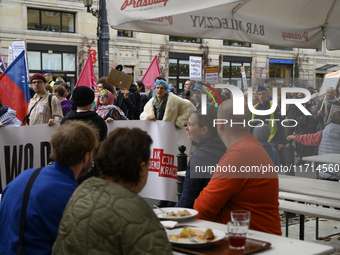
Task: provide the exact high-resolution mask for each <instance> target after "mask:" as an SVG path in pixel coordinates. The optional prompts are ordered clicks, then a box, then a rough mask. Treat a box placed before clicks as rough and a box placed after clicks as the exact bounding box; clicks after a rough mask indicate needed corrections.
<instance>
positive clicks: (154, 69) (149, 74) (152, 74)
mask: <svg viewBox="0 0 340 255" xmlns="http://www.w3.org/2000/svg"><path fill="white" fill-rule="evenodd" d="M161 75H162V74H161V70H160V69H159V65H158V59H157V55H155V57H154V58H153V60H152V61H151V64H150V65H149V67H148V70H146V72H145V74H144V75H143V78H142V79H141V81H142V82H143V83H144V85H145V87H147V88H148V89H151V88H152V86H153V85H154V84H155V79H156V77H158V76H161Z"/></svg>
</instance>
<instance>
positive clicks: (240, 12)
mask: <svg viewBox="0 0 340 255" xmlns="http://www.w3.org/2000/svg"><path fill="white" fill-rule="evenodd" d="M107 12H108V22H109V24H110V25H111V26H112V27H113V28H115V29H121V30H133V31H141V32H148V33H157V34H167V35H173V36H184V37H198V38H211V39H226V40H235V41H242V42H251V43H258V44H264V45H272V46H277V47H296V48H314V49H321V47H322V39H323V37H326V42H327V45H326V46H327V49H328V50H336V49H340V40H339V38H340V18H339V17H340V0H322V1H321V0H285V1H282V0H251V1H250V0H210V1H203V0H185V1H183V0H107Z"/></svg>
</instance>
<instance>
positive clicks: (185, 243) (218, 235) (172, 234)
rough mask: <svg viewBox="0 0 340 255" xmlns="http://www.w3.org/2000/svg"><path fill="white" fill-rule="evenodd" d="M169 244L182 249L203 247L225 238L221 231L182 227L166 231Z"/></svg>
mask: <svg viewBox="0 0 340 255" xmlns="http://www.w3.org/2000/svg"><path fill="white" fill-rule="evenodd" d="M166 232H167V235H168V239H169V241H170V243H171V244H173V245H176V246H182V247H195V248H199V247H204V246H208V245H211V244H213V243H214V242H217V241H220V240H222V239H223V238H225V233H224V232H223V231H221V230H217V229H210V228H198V227H183V228H177V229H171V230H167V231H166Z"/></svg>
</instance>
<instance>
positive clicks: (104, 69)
mask: <svg viewBox="0 0 340 255" xmlns="http://www.w3.org/2000/svg"><path fill="white" fill-rule="evenodd" d="M83 1H84V6H85V7H86V8H87V12H88V13H92V15H93V16H95V17H96V18H97V19H98V25H97V47H98V50H97V53H98V66H99V77H103V76H109V42H110V34H109V24H108V23H107V12H106V0H98V1H99V10H94V9H92V8H91V6H92V0H83Z"/></svg>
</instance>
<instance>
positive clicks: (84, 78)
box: [75, 53, 97, 92]
mask: <svg viewBox="0 0 340 255" xmlns="http://www.w3.org/2000/svg"><path fill="white" fill-rule="evenodd" d="M78 86H85V87H89V88H92V87H93V88H94V91H95V92H97V84H96V77H95V76H94V70H93V64H92V58H91V53H90V54H89V56H88V57H87V60H86V62H85V65H84V67H83V70H82V71H81V73H80V75H79V78H78V81H77V84H76V86H75V87H78Z"/></svg>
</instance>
